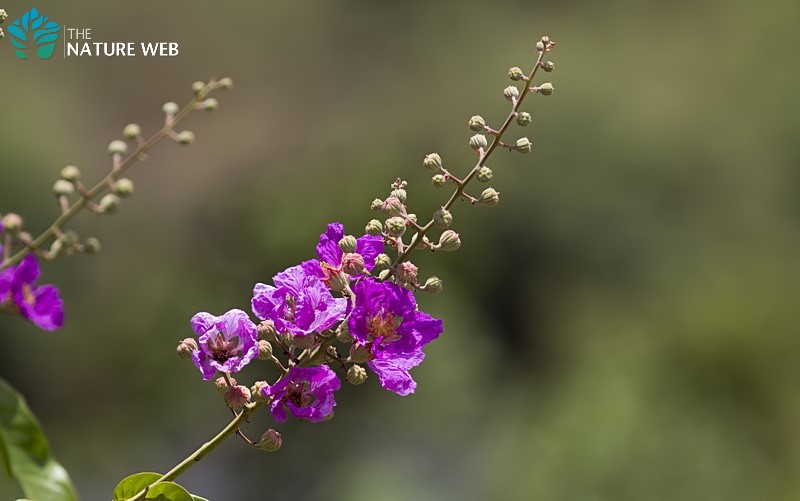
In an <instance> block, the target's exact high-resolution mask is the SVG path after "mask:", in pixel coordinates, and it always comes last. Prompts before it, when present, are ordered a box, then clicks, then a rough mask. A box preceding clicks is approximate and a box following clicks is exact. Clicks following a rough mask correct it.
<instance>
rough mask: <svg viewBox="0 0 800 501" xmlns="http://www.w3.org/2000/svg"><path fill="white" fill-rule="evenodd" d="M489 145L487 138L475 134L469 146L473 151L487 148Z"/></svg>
mask: <svg viewBox="0 0 800 501" xmlns="http://www.w3.org/2000/svg"><path fill="white" fill-rule="evenodd" d="M487 144H489V143H488V142H487V141H486V136H484V135H483V134H475V135H474V136H472V137H471V138H469V146H470V148H472V149H473V150H479V149H481V148H486V145H487Z"/></svg>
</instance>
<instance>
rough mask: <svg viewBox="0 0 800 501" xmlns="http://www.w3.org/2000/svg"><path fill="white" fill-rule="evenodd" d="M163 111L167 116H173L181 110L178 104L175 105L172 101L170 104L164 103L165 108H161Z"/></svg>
mask: <svg viewBox="0 0 800 501" xmlns="http://www.w3.org/2000/svg"><path fill="white" fill-rule="evenodd" d="M161 111H163V112H164V114H165V115H170V116H173V115H175V114H176V113H178V111H180V108H179V107H178V103H173V102H172V101H170V102H168V103H164V106H162V107H161Z"/></svg>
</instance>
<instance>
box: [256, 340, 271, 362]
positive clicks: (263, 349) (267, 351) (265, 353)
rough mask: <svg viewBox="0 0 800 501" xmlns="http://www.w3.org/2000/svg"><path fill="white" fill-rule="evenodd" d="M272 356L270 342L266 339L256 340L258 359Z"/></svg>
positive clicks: (266, 358)
mask: <svg viewBox="0 0 800 501" xmlns="http://www.w3.org/2000/svg"><path fill="white" fill-rule="evenodd" d="M271 358H272V344H271V343H270V342H269V341H267V340H266V339H259V340H258V359H259V360H269V359H271Z"/></svg>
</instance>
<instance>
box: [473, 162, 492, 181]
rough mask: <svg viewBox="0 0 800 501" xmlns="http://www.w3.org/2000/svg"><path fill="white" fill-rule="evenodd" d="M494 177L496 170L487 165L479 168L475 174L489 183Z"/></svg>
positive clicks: (479, 179)
mask: <svg viewBox="0 0 800 501" xmlns="http://www.w3.org/2000/svg"><path fill="white" fill-rule="evenodd" d="M493 177H494V172H492V169H490V168H489V167H486V166H485V165H484V166H483V167H481V168H480V169H478V173H477V174H476V175H475V178H477V179H478V181H480V182H481V183H488V182H489V181H491V180H492V178H493Z"/></svg>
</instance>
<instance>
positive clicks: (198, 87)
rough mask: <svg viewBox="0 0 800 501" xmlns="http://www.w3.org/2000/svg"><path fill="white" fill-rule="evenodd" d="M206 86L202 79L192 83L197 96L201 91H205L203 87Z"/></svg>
mask: <svg viewBox="0 0 800 501" xmlns="http://www.w3.org/2000/svg"><path fill="white" fill-rule="evenodd" d="M205 88H206V83H205V82H201V81H200V80H198V81H196V82H195V83H193V84H192V92H193V93H194V95H195V96H197V95H199V94H200V93H201V92H203V89H205Z"/></svg>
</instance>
